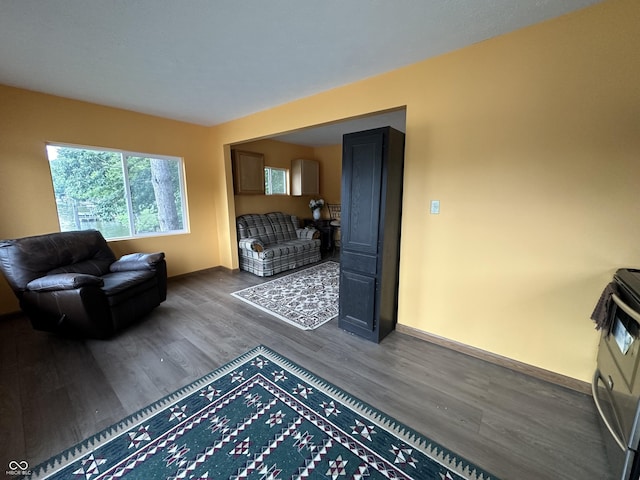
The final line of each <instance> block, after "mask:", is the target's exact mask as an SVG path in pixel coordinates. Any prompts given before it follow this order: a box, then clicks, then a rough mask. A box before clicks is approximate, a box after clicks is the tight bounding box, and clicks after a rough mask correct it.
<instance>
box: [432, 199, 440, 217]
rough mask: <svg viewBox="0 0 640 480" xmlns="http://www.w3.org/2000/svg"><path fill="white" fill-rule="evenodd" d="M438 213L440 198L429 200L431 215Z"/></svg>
mask: <svg viewBox="0 0 640 480" xmlns="http://www.w3.org/2000/svg"><path fill="white" fill-rule="evenodd" d="M439 213H440V200H431V215H438V214H439Z"/></svg>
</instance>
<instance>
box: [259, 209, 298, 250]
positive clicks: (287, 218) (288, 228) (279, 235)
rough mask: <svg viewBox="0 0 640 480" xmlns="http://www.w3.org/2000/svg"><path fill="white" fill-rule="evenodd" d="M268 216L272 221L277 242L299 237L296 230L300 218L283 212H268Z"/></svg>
mask: <svg viewBox="0 0 640 480" xmlns="http://www.w3.org/2000/svg"><path fill="white" fill-rule="evenodd" d="M267 218H268V219H269V221H270V222H271V225H272V227H273V231H274V232H275V235H276V243H282V242H286V241H289V240H295V239H296V238H298V234H297V233H296V230H297V229H298V228H299V226H298V219H297V217H295V216H292V215H285V214H284V213H282V212H271V213H267Z"/></svg>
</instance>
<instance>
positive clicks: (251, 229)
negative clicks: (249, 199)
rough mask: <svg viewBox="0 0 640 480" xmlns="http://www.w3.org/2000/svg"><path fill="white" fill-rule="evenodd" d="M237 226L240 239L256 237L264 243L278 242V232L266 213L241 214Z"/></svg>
mask: <svg viewBox="0 0 640 480" xmlns="http://www.w3.org/2000/svg"><path fill="white" fill-rule="evenodd" d="M237 226H238V236H239V237H240V239H244V238H256V239H258V240H260V242H261V243H262V244H263V245H270V244H272V243H276V242H277V238H276V232H275V231H274V229H273V225H272V224H271V222H270V221H269V218H268V217H267V216H266V215H260V214H253V213H250V214H247V215H241V216H240V217H238V219H237Z"/></svg>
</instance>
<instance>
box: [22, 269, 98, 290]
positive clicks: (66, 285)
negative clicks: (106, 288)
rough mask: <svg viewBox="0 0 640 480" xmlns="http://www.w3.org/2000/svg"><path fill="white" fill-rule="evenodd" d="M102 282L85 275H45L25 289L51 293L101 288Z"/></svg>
mask: <svg viewBox="0 0 640 480" xmlns="http://www.w3.org/2000/svg"><path fill="white" fill-rule="evenodd" d="M103 285H104V280H102V278H100V277H96V276H94V275H87V274H86V273H57V274H55V275H45V276H44V277H40V278H36V279H35V280H31V281H30V282H29V283H27V289H28V290H31V291H32V292H51V291H54V290H74V289H76V288H80V287H89V286H95V287H102V286H103Z"/></svg>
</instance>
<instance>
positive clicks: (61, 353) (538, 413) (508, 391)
mask: <svg viewBox="0 0 640 480" xmlns="http://www.w3.org/2000/svg"><path fill="white" fill-rule="evenodd" d="M266 280H268V279H266ZM266 280H265V279H261V278H259V277H256V276H254V275H252V274H249V273H246V272H229V271H226V270H222V269H220V270H211V271H207V272H198V273H194V274H191V275H188V276H184V277H181V278H176V279H170V282H169V296H168V300H167V301H166V302H165V303H163V304H162V305H161V306H160V307H159V308H157V309H156V310H155V311H154V312H153V313H152V314H151V315H150V316H148V317H147V318H146V319H145V320H144V321H143V322H142V323H140V324H138V325H135V326H133V327H132V328H130V329H128V330H126V331H124V332H122V333H121V334H120V335H118V336H117V337H116V338H113V339H111V340H108V341H96V340H90V341H77V340H69V339H63V338H58V337H56V336H51V335H48V334H45V333H42V332H36V331H34V330H32V329H31V327H30V325H29V324H28V321H27V320H26V319H25V318H23V317H13V318H8V319H4V320H2V321H0V345H1V350H0V379H1V382H0V471H3V470H4V469H5V468H6V465H8V463H9V462H10V461H11V460H18V461H21V460H27V461H28V462H29V464H30V465H32V466H33V465H36V464H38V463H40V462H42V461H44V460H46V459H48V458H50V457H51V456H53V455H55V454H57V453H59V452H61V451H62V450H64V449H66V448H68V447H70V446H72V445H74V444H75V443H77V442H79V441H81V440H83V439H84V438H86V437H89V436H91V435H92V434H94V433H96V432H98V431H100V430H102V429H104V428H106V427H107V426H109V425H111V424H113V423H115V422H117V421H118V420H120V419H122V418H123V417H125V416H127V415H129V414H131V413H133V412H135V411H136V410H138V409H140V408H142V407H144V406H146V405H148V404H150V403H152V402H154V401H156V400H158V399H160V398H161V397H163V396H165V395H166V394H168V393H171V392H173V391H174V390H176V389H178V388H179V387H182V386H184V385H186V384H188V383H190V382H192V381H194V380H195V379H197V378H199V377H200V376H202V375H204V374H206V373H208V372H209V371H211V370H213V369H215V368H217V367H219V366H221V365H223V364H224V363H226V362H228V361H229V360H231V359H233V358H235V357H236V356H238V355H241V354H242V353H244V352H245V351H247V350H249V349H251V348H253V347H255V346H257V345H259V344H263V345H266V346H268V347H269V348H272V349H274V350H276V351H277V352H279V353H281V354H282V355H284V356H286V357H288V358H289V359H291V360H293V361H294V362H296V363H299V364H300V365H302V366H303V367H305V368H307V369H309V370H311V371H313V372H314V373H316V374H317V375H319V376H321V377H323V378H325V379H326V380H328V381H330V382H332V383H334V384H335V385H337V386H339V387H341V388H343V389H345V390H347V391H349V392H350V393H352V394H353V395H355V396H357V397H359V398H360V399H361V400H364V401H365V402H368V403H369V404H371V405H373V406H374V407H376V408H378V409H380V410H382V411H384V412H386V413H387V414H389V415H391V416H393V417H395V418H396V419H397V420H399V421H401V422H402V423H405V424H407V425H410V426H412V427H413V428H415V429H416V430H418V431H420V432H421V433H423V434H424V435H426V436H428V437H429V438H431V439H432V440H435V441H437V442H439V443H441V444H442V445H444V446H446V447H448V448H450V449H452V450H454V451H456V452H458V454H460V455H462V456H464V457H466V458H468V459H469V460H471V461H472V462H474V463H476V464H477V465H479V466H480V467H482V468H485V469H487V470H489V471H490V472H492V473H494V474H495V475H496V476H498V477H499V478H502V479H504V480H507V479H514V480H542V479H553V480H561V479H566V480H576V479H584V480H591V479H594V480H595V479H597V480H606V479H608V478H609V476H608V465H607V461H606V459H605V457H604V454H603V446H602V437H601V433H600V430H599V428H598V424H597V421H596V419H597V417H596V411H595V408H594V406H593V402H592V400H591V398H590V397H589V396H587V395H583V394H580V393H576V392H573V391H570V390H566V389H564V388H562V387H557V386H553V385H551V384H547V383H545V382H543V381H540V380H536V379H532V378H529V377H527V376H524V375H523V374H520V373H516V372H513V371H510V370H507V369H505V368H503V367H499V366H496V365H492V364H488V363H485V362H483V361H480V360H476V359H473V358H471V357H467V356H465V355H463V354H460V353H456V352H453V351H450V350H447V349H445V348H443V347H440V346H437V345H432V344H430V343H426V342H424V341H422V340H419V339H416V338H413V337H410V336H407V335H403V334H400V333H397V332H393V333H392V334H391V335H389V336H388V337H387V338H386V339H385V340H383V342H382V343H381V344H379V345H376V344H373V343H369V342H367V341H364V340H361V339H360V338H358V337H355V336H353V335H350V334H348V333H346V332H344V331H342V330H340V329H339V328H338V325H337V320H332V321H331V322H329V323H327V324H325V325H323V326H322V327H320V328H318V329H317V330H314V331H310V332H307V331H302V330H299V329H296V328H295V327H292V326H290V325H288V324H286V323H284V322H282V321H280V320H278V319H276V318H274V317H271V316H269V315H268V314H266V313H264V312H262V311H260V310H257V309H254V308H252V307H251V306H249V305H247V304H245V303H244V302H242V301H240V300H237V299H235V298H233V297H231V296H230V295H229V294H230V293H231V292H234V291H236V290H239V289H241V288H245V287H247V286H250V285H254V284H257V283H261V282H263V281H266Z"/></svg>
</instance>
